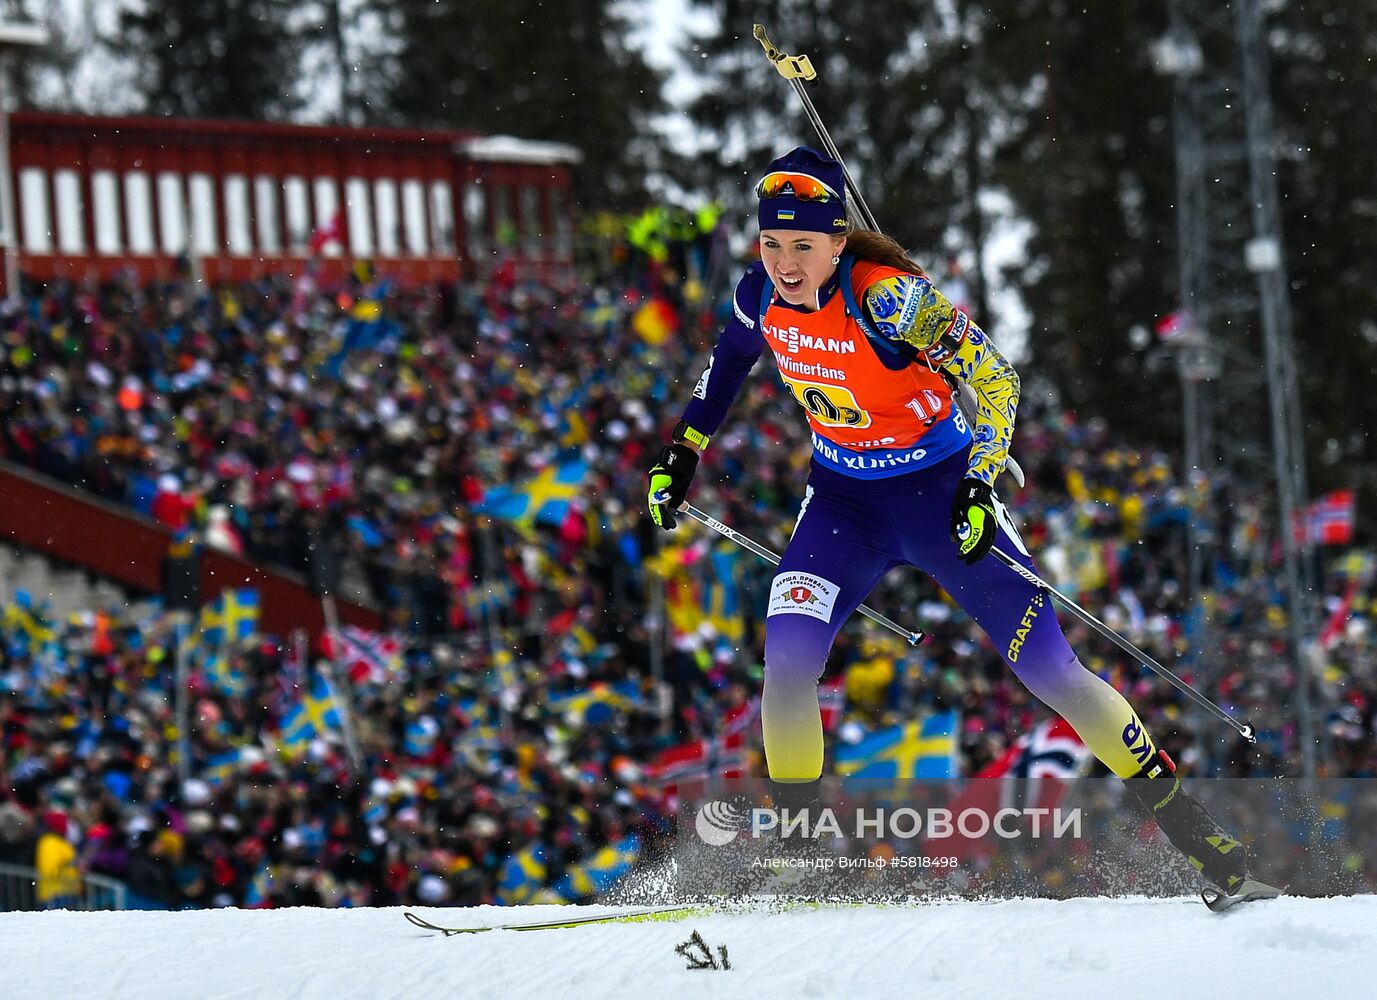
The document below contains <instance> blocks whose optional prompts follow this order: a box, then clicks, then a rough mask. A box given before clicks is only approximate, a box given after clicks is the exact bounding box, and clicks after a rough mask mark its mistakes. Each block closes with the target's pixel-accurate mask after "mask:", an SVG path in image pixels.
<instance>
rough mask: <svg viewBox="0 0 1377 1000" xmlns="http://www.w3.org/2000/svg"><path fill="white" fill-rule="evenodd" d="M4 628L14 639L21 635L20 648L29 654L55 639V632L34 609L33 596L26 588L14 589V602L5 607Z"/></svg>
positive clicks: (34, 652)
mask: <svg viewBox="0 0 1377 1000" xmlns="http://www.w3.org/2000/svg"><path fill="white" fill-rule="evenodd" d="M5 629H6V631H9V632H12V633H13V635H14V637H15V638H16V639H18V637H19V636H21V635H22V636H23V640H21V641H20V648H21V649H26V650H28V651H29V652H30V653H31V654H36V653H37V652H38V651H39V650H40V649H42V648H44V647H45V646H47V645H48V644H49V643H51V642H54V641H55V640H56V639H57V632H56V631H54V629H53V627H52V625H51V624H50V623H49V622H48V621H47V620H46V619H45V618H44V617H43V615H42V613H41V612H39V611H36V610H35V609H34V606H33V598H32V597H30V596H29V592H28V591H26V590H19V591H16V592H15V595H14V603H13V604H11V605H9V606H8V607H6V608H5Z"/></svg>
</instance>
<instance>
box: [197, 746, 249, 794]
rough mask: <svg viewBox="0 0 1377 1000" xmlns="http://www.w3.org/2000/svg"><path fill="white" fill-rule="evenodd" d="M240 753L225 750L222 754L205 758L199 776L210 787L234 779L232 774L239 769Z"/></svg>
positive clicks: (235, 750)
mask: <svg viewBox="0 0 1377 1000" xmlns="http://www.w3.org/2000/svg"><path fill="white" fill-rule="evenodd" d="M239 759H240V751H239V750H238V748H236V749H234V750H226V751H225V752H224V753H217V754H212V755H211V756H209V757H207V758H206V762H205V765H204V766H203V767H202V768H201V774H202V776H203V777H204V778H205V779H206V781H208V782H210V783H211V784H212V785H219V784H223V783H224V782H226V781H228V780H229V779H230V778H232V777H234V772H235V771H236V770H238V768H239Z"/></svg>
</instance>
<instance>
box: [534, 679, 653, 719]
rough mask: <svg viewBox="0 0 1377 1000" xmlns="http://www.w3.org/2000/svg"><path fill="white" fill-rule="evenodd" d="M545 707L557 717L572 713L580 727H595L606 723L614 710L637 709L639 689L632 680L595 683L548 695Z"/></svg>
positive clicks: (640, 702) (639, 698) (639, 696)
mask: <svg viewBox="0 0 1377 1000" xmlns="http://www.w3.org/2000/svg"><path fill="white" fill-rule="evenodd" d="M546 704H547V705H549V706H550V710H551V711H553V712H555V713H556V714H558V715H567V714H569V713H571V712H572V713H573V714H574V715H575V717H577V719H578V720H579V721H580V722H582V723H583V724H584V725H589V726H596V725H600V724H601V723H604V722H607V721H609V720H610V719H611V718H612V716H613V714H614V713H615V712H616V710H617V709H621V710H622V711H630V710H631V709H633V708H636V707H638V706H640V705H641V704H642V700H641V688H640V685H639V684H637V683H636V682H635V681H618V682H617V683H616V684H596V685H594V686H593V687H591V688H588V689H587V690H581V691H569V692H567V693H565V694H557V695H552V696H550V697H549V698H548V699H546Z"/></svg>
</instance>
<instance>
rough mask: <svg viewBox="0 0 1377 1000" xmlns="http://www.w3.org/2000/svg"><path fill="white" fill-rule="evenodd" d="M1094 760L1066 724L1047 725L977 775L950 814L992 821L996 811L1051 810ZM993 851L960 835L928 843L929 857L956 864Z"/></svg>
mask: <svg viewBox="0 0 1377 1000" xmlns="http://www.w3.org/2000/svg"><path fill="white" fill-rule="evenodd" d="M1094 759H1095V755H1094V754H1092V753H1091V752H1090V748H1089V747H1087V746H1086V745H1085V743H1084V742H1083V741H1082V740H1081V738H1080V736H1079V735H1077V733H1076V731H1075V730H1074V729H1072V728H1071V724H1070V723H1069V722H1067V721H1066V720H1065V719H1062V718H1060V717H1057V718H1053V719H1050V720H1048V721H1047V722H1043V723H1041V724H1040V725H1038V726H1037V727H1036V728H1035V729H1034V730H1033V731H1032V732H1031V733H1025V734H1023V735H1022V736H1020V737H1019V738H1018V739H1017V740H1016V741H1015V742H1014V745H1013V746H1011V747H1010V748H1009V749H1008V750H1006V751H1005V752H1004V755H1003V756H1002V757H1000V758H999V759H998V760H996V761H994V762H993V763H992V764H990V765H988V766H987V767H986V768H985V769H984V770H983V771H981V772H980V773H979V774H977V775H976V776H975V777H976V780H973V781H971V782H970V783H969V784H968V785H967V786H966V787H965V788H964V789H963V790H962V791H961V793H960V794H959V795H957V796H956V798H955V799H953V800H952V804H951V810H952V813H953V815H959V814H960V813H961V812H963V811H964V810H967V809H978V810H981V811H983V812H985V813H987V814H988V815H989V816H991V817H992V818H993V816H994V814H995V813H996V812H998V811H999V810H1000V809H1033V808H1040V809H1055V808H1056V807H1057V806H1059V805H1061V802H1062V799H1064V798H1065V797H1066V791H1067V789H1068V788H1069V787H1070V785H1071V783H1072V782H1073V781H1075V780H1076V779H1077V778H1079V777H1080V776H1081V775H1082V774H1084V773H1085V772H1086V771H1087V770H1088V769H1089V767H1090V763H1091V761H1093V760H1094ZM990 779H1002V780H990ZM992 846H993V845H992V844H991V843H990V842H987V841H980V840H970V839H968V838H965V837H963V836H961V835H960V834H955V835H953V836H952V837H949V838H944V839H942V840H939V841H932V842H931V848H932V851H933V853H935V854H943V855H955V856H957V857H960V858H966V857H969V856H971V855H974V854H979V853H985V852H988V851H989V850H990V848H991V847H992Z"/></svg>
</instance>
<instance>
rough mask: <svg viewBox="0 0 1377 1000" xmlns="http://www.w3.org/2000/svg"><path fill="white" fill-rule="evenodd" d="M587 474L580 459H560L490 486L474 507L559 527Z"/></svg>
mask: <svg viewBox="0 0 1377 1000" xmlns="http://www.w3.org/2000/svg"><path fill="white" fill-rule="evenodd" d="M587 476H588V464H587V463H586V462H584V461H583V460H582V459H579V458H575V459H571V460H569V461H566V462H561V463H560V464H559V465H552V466H550V467H549V468H547V469H544V470H543V471H542V472H541V473H540V474H539V475H537V476H535V477H534V478H532V479H528V480H526V481H525V482H522V483H517V484H515V485H512V486H495V487H493V488H492V489H490V490H488V492H487V494H486V495H485V496H484V497H483V502H482V503H480V504H479V505H478V506H477V507H476V508H475V510H477V512H478V513H480V514H491V515H492V516H493V517H500V518H502V519H503V520H504V521H516V522H518V523H521V524H530V523H531V522H532V521H539V522H540V523H541V524H551V525H554V526H555V527H559V526H560V525H561V524H563V523H564V521H565V519H566V518H567V517H568V516H569V502H570V501H571V500H573V499H574V497H576V496H578V494H579V491H580V490H582V489H583V481H584V479H585V478H587Z"/></svg>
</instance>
